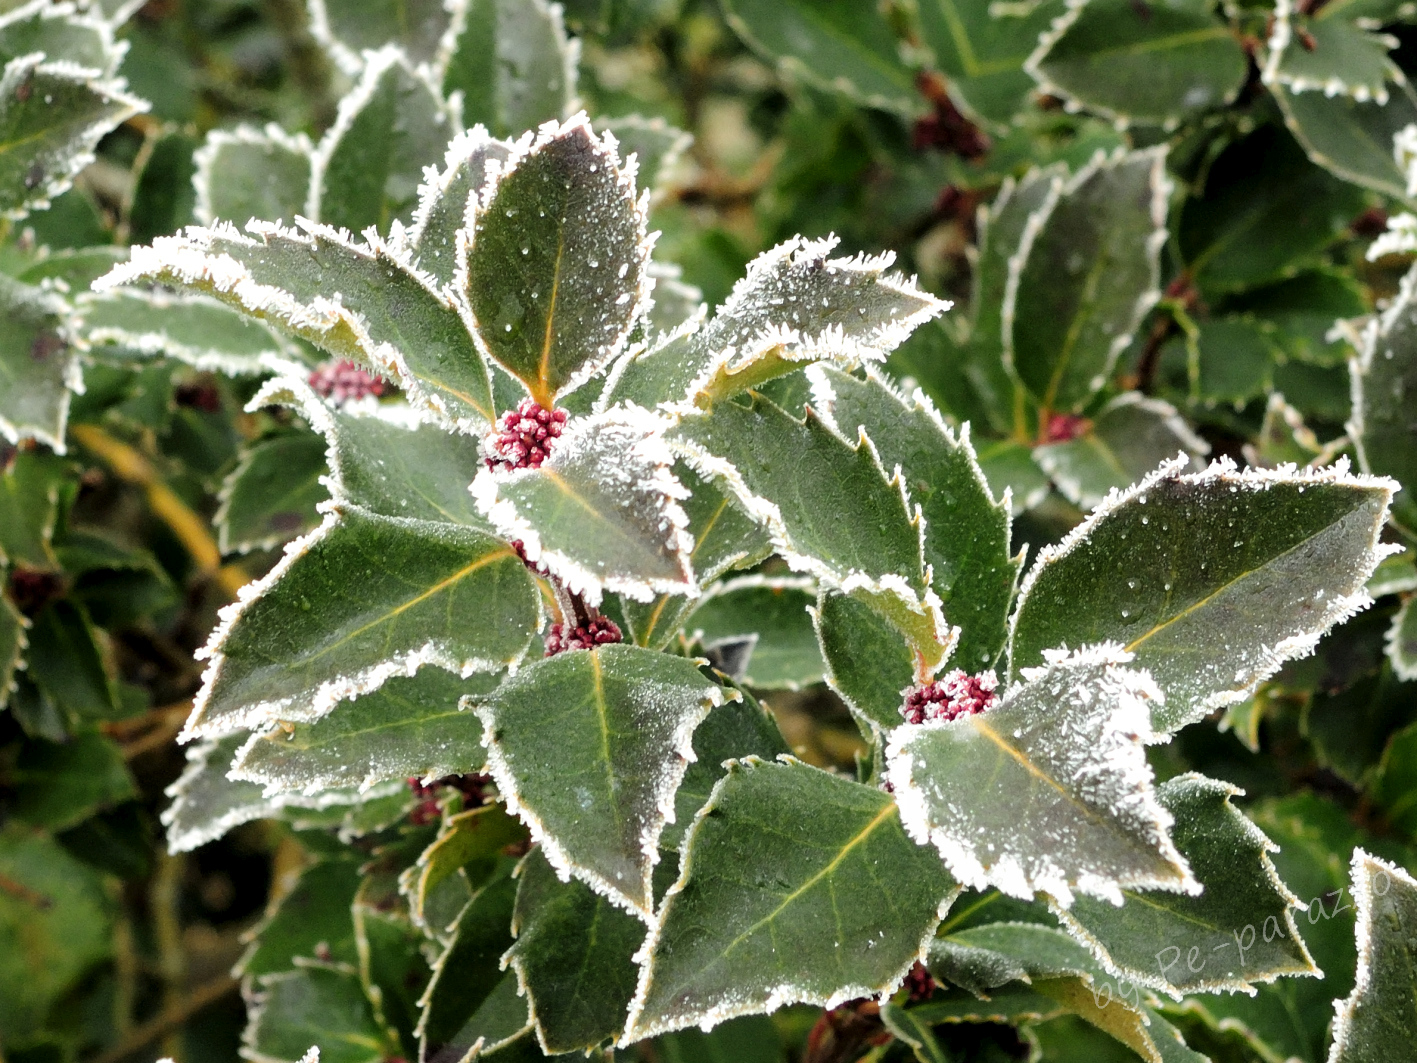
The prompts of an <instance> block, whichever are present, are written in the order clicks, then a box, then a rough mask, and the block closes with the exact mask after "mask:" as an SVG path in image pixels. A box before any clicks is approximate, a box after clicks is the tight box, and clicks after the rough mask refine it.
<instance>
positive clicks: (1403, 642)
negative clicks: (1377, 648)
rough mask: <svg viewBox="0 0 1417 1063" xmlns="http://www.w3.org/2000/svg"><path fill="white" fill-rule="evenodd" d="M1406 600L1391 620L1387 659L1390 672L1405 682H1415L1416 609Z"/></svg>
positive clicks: (1416, 647)
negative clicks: (1390, 663) (1389, 663)
mask: <svg viewBox="0 0 1417 1063" xmlns="http://www.w3.org/2000/svg"><path fill="white" fill-rule="evenodd" d="M1413 600H1414V599H1412V598H1408V599H1407V600H1406V601H1404V602H1403V603H1402V608H1400V609H1399V610H1398V611H1397V615H1396V616H1394V617H1393V618H1392V626H1391V627H1389V628H1388V632H1387V640H1386V646H1387V658H1388V660H1389V661H1391V662H1392V670H1393V671H1394V672H1396V673H1397V677H1398V678H1399V679H1402V680H1404V681H1406V682H1409V683H1410V682H1412V681H1413V680H1417V609H1414V608H1412V602H1413Z"/></svg>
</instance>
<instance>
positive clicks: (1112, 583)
mask: <svg viewBox="0 0 1417 1063" xmlns="http://www.w3.org/2000/svg"><path fill="white" fill-rule="evenodd" d="M1183 463H1184V459H1177V460H1175V461H1171V462H1167V463H1166V464H1164V465H1162V466H1161V467H1160V468H1158V469H1157V470H1156V471H1155V472H1153V473H1152V474H1151V475H1150V476H1147V477H1146V478H1145V479H1143V480H1142V481H1140V482H1139V483H1137V484H1136V485H1134V486H1132V487H1130V488H1128V489H1127V490H1126V491H1123V492H1114V493H1113V494H1111V495H1109V496H1108V497H1107V499H1106V500H1105V501H1104V502H1103V503H1102V504H1101V505H1100V506H1098V507H1097V509H1096V511H1095V512H1094V513H1093V515H1092V516H1091V517H1089V518H1088V519H1087V520H1086V521H1084V522H1083V523H1082V524H1080V525H1078V526H1077V527H1076V528H1075V529H1073V531H1072V532H1070V533H1069V534H1068V535H1067V537H1065V538H1064V539H1063V540H1062V541H1061V542H1060V543H1058V544H1057V545H1055V546H1051V547H1048V548H1046V549H1044V550H1043V551H1042V552H1041V553H1040V554H1039V557H1038V561H1037V563H1036V564H1035V565H1034V566H1033V568H1032V569H1031V570H1030V571H1029V573H1028V575H1027V576H1026V577H1025V579H1024V583H1023V587H1022V589H1021V590H1020V592H1019V605H1018V608H1017V609H1016V610H1015V613H1014V621H1013V633H1012V641H1011V646H1010V656H1011V669H1012V673H1013V674H1014V675H1015V676H1016V675H1017V674H1018V672H1019V669H1021V668H1025V667H1029V666H1033V665H1037V664H1041V663H1043V661H1044V660H1045V659H1046V655H1047V651H1049V650H1051V649H1053V648H1055V647H1060V646H1082V645H1088V644H1091V643H1095V642H1101V641H1108V642H1118V643H1121V644H1122V645H1123V646H1124V647H1125V648H1126V650H1127V651H1128V652H1129V653H1133V654H1135V657H1136V663H1137V667H1139V668H1145V669H1146V670H1147V671H1148V672H1149V673H1150V675H1151V677H1152V678H1153V679H1154V680H1155V681H1156V684H1157V685H1158V686H1159V687H1160V688H1161V690H1162V691H1163V692H1164V693H1165V695H1166V700H1165V703H1164V704H1161V703H1159V702H1157V703H1154V704H1153V705H1152V730H1153V731H1155V732H1156V737H1157V738H1158V739H1161V740H1164V739H1165V737H1166V736H1167V735H1169V734H1171V733H1172V732H1173V731H1176V730H1178V729H1179V728H1181V727H1184V726H1185V725H1186V724H1188V723H1191V722H1194V721H1195V720H1199V719H1201V718H1202V717H1204V716H1205V715H1206V714H1207V713H1209V712H1211V711H1212V710H1213V709H1216V708H1219V707H1221V706H1224V705H1231V704H1235V703H1236V702H1239V701H1243V700H1244V699H1245V698H1246V697H1248V696H1249V693H1250V691H1252V690H1253V689H1254V688H1255V686H1256V684H1258V683H1259V682H1260V681H1261V680H1263V679H1266V678H1268V677H1269V676H1271V675H1273V674H1274V673H1275V672H1276V671H1277V670H1278V669H1279V667H1280V665H1282V664H1283V663H1284V662H1285V661H1287V660H1290V659H1293V658H1295V657H1303V656H1306V655H1307V654H1309V653H1310V652H1312V650H1313V648H1314V645H1315V644H1316V643H1317V641H1318V639H1319V636H1320V635H1322V634H1323V633H1324V632H1326V631H1327V630H1328V629H1329V628H1330V627H1332V626H1333V625H1334V624H1337V623H1340V622H1341V621H1343V620H1346V619H1347V618H1348V617H1350V616H1352V615H1353V614H1354V613H1356V612H1358V611H1360V610H1362V609H1365V608H1367V606H1368V605H1369V604H1370V602H1371V599H1370V598H1369V597H1368V593H1367V591H1366V590H1365V589H1364V584H1365V583H1366V582H1367V579H1368V577H1369V576H1370V575H1371V574H1372V572H1373V569H1374V568H1375V567H1376V566H1377V563H1378V562H1379V561H1380V560H1381V559H1382V558H1383V557H1384V556H1386V555H1387V554H1389V553H1391V552H1392V550H1391V549H1390V548H1389V547H1387V546H1385V545H1383V544H1381V543H1380V542H1379V541H1378V535H1379V533H1380V531H1381V530H1382V526H1383V522H1384V519H1385V518H1386V515H1387V507H1388V502H1389V500H1390V499H1391V497H1392V492H1393V490H1394V488H1395V487H1396V484H1394V483H1393V482H1392V481H1390V480H1383V479H1378V478H1374V477H1367V476H1354V475H1351V474H1350V473H1349V471H1348V465H1347V461H1346V460H1341V461H1340V462H1339V463H1338V464H1337V465H1335V466H1334V467H1332V468H1329V469H1305V470H1298V469H1295V468H1294V467H1293V466H1284V467H1281V468H1279V469H1246V470H1244V471H1240V470H1237V469H1236V468H1235V465H1234V463H1232V462H1231V461H1230V460H1229V459H1228V458H1221V459H1220V460H1218V461H1216V462H1213V463H1212V464H1211V465H1210V467H1209V468H1207V469H1205V470H1204V471H1202V472H1197V473H1185V472H1182V468H1183Z"/></svg>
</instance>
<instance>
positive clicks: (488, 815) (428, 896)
mask: <svg viewBox="0 0 1417 1063" xmlns="http://www.w3.org/2000/svg"><path fill="white" fill-rule="evenodd" d="M525 838H526V831H525V830H524V829H523V828H522V826H521V824H520V823H518V822H517V821H516V820H515V819H513V818H512V817H511V816H509V815H508V814H507V813H506V812H505V811H503V809H502V806H501V805H496V804H490V805H482V806H481V807H478V808H470V809H467V810H466V811H464V812H458V813H456V814H454V815H451V816H448V817H446V818H445V819H444V820H443V824H442V826H441V827H440V828H439V831H438V839H437V841H435V842H434V843H433V844H432V845H430V846H429V847H428V848H427V849H425V850H424V851H423V854H422V855H421V856H419V858H418V862H417V863H416V864H414V865H413V866H412V867H408V868H405V869H404V871H403V872H402V873H401V874H400V875H399V892H400V893H401V894H403V896H404V897H405V898H406V899H407V900H408V910H409V915H410V917H412V919H413V921H414V923H416V924H417V925H418V926H420V927H422V928H423V929H424V930H425V931H431V932H434V933H441V932H442V931H444V930H445V929H447V927H446V926H444V925H438V924H437V923H436V922H433V923H430V921H429V917H430V915H431V914H432V908H433V906H434V905H436V904H437V903H438V894H439V890H440V888H441V887H443V886H444V885H445V884H448V883H450V881H451V880H452V879H453V878H454V877H455V876H457V875H458V872H460V871H462V870H463V869H464V868H467V869H469V871H471V872H473V874H474V876H475V878H474V879H473V880H474V881H478V880H485V879H488V878H489V875H490V873H491V872H492V871H495V864H496V861H497V860H498V854H499V853H500V852H501V851H502V850H503V849H505V848H506V847H507V846H509V845H513V844H515V843H517V842H521V841H524V840H525ZM463 877H464V881H468V879H469V876H463ZM486 884H487V883H486V882H485V881H483V882H482V885H486ZM465 895H466V888H464V896H465ZM510 921H511V916H510V914H509V915H508V917H507V919H505V920H503V923H504V924H505V923H510ZM509 943H510V942H509ZM503 951H505V946H503ZM500 955H501V954H500V953H499V954H498V956H499V958H500ZM444 966H446V964H445V965H444Z"/></svg>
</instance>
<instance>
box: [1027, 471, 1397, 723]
mask: <svg viewBox="0 0 1417 1063" xmlns="http://www.w3.org/2000/svg"><path fill="white" fill-rule="evenodd" d="M1189 464H1190V459H1189V458H1187V457H1186V456H1185V455H1179V456H1177V457H1175V458H1172V459H1171V460H1170V461H1164V462H1162V463H1161V464H1160V465H1158V466H1157V467H1156V469H1155V470H1154V471H1152V472H1151V473H1149V474H1147V476H1145V477H1144V478H1143V479H1141V480H1138V481H1137V482H1136V483H1134V484H1132V485H1131V486H1130V487H1127V488H1123V489H1121V490H1119V489H1117V488H1113V489H1112V490H1111V491H1110V492H1108V494H1107V497H1106V498H1105V499H1103V500H1102V501H1101V502H1100V503H1099V504H1098V505H1097V507H1096V508H1095V509H1093V511H1092V513H1091V514H1090V515H1089V516H1088V517H1087V518H1086V519H1085V520H1084V521H1083V522H1082V523H1081V524H1079V525H1077V526H1076V527H1075V528H1073V530H1072V531H1070V532H1069V533H1068V534H1067V535H1066V536H1064V537H1063V538H1062V539H1061V540H1060V541H1059V542H1057V543H1055V544H1053V545H1051V546H1045V547H1044V548H1043V549H1042V550H1041V551H1039V554H1038V560H1037V561H1036V562H1035V563H1034V565H1033V567H1032V568H1030V569H1029V570H1028V573H1027V575H1025V576H1024V579H1023V583H1022V584H1021V585H1020V587H1019V592H1018V597H1017V599H1016V600H1017V602H1018V605H1017V606H1015V608H1014V614H1013V617H1012V619H1011V620H1010V622H1009V642H1010V645H1012V644H1013V639H1014V632H1015V630H1016V629H1017V627H1018V619H1019V615H1020V613H1021V612H1022V610H1023V605H1024V603H1025V602H1026V601H1027V600H1028V595H1029V593H1030V591H1032V589H1033V584H1034V583H1035V582H1037V580H1038V577H1039V575H1040V574H1041V573H1042V572H1043V571H1044V569H1046V568H1047V567H1048V566H1049V565H1050V564H1052V563H1053V562H1055V561H1058V560H1059V559H1061V558H1063V557H1066V556H1067V555H1068V554H1070V553H1072V552H1073V550H1075V549H1077V548H1078V547H1079V546H1081V545H1084V544H1086V543H1087V542H1088V539H1089V538H1090V536H1091V535H1092V533H1093V530H1094V529H1095V528H1096V527H1097V526H1098V524H1099V523H1101V522H1102V521H1104V520H1106V519H1107V518H1109V517H1110V516H1111V515H1112V514H1113V513H1114V512H1116V511H1117V510H1119V509H1121V508H1122V507H1123V506H1126V505H1129V504H1130V503H1132V502H1134V501H1136V500H1137V499H1139V498H1144V497H1145V496H1146V493H1147V492H1148V491H1149V490H1151V489H1153V488H1154V487H1155V486H1156V485H1157V484H1158V483H1161V482H1162V481H1163V480H1178V481H1180V482H1182V483H1186V484H1225V485H1228V486H1229V487H1230V488H1231V489H1232V490H1234V491H1264V490H1267V489H1268V488H1270V487H1273V486H1275V485H1276V484H1297V485H1303V486H1308V485H1309V484H1314V485H1323V484H1337V485H1340V486H1344V487H1358V488H1366V489H1377V490H1380V491H1382V492H1384V494H1385V496H1386V499H1385V502H1384V506H1386V505H1387V504H1388V503H1390V502H1391V501H1392V496H1393V495H1394V494H1396V493H1397V491H1398V490H1400V488H1401V485H1400V484H1398V482H1397V481H1396V480H1393V479H1391V478H1390V477H1386V476H1368V475H1364V474H1354V473H1352V472H1350V471H1349V463H1348V458H1347V457H1346V456H1345V457H1340V458H1339V459H1338V461H1337V462H1335V463H1334V464H1333V465H1331V466H1329V467H1327V468H1314V467H1306V468H1303V469H1300V468H1297V467H1296V466H1294V465H1291V464H1285V465H1280V466H1278V467H1277V468H1273V469H1264V468H1248V469H1243V470H1242V469H1239V468H1237V467H1236V465H1235V462H1234V461H1233V460H1231V458H1230V457H1229V456H1226V455H1222V456H1221V457H1219V458H1217V459H1216V460H1214V461H1212V462H1211V463H1210V464H1209V465H1208V466H1207V467H1206V468H1204V469H1202V470H1201V471H1200V472H1194V473H1188V472H1186V471H1185V470H1186V468H1187V466H1188V465H1189ZM1381 531H1382V522H1376V524H1375V526H1374V529H1373V533H1372V537H1371V540H1370V542H1369V545H1368V548H1367V550H1366V552H1365V553H1364V555H1363V556H1362V557H1360V558H1358V564H1357V571H1359V572H1360V573H1361V575H1360V577H1359V578H1358V579H1357V580H1356V581H1355V589H1354V590H1353V591H1352V593H1350V594H1333V595H1329V596H1327V597H1326V598H1325V601H1324V606H1323V609H1322V610H1318V611H1316V613H1317V615H1316V616H1315V617H1314V618H1313V620H1312V621H1311V627H1310V628H1309V629H1308V630H1305V631H1300V632H1297V633H1296V634H1294V635H1292V636H1290V637H1289V638H1286V639H1283V640H1281V641H1279V642H1278V643H1276V644H1275V645H1273V646H1264V647H1261V648H1260V652H1259V654H1258V658H1259V659H1258V660H1257V661H1255V662H1254V664H1253V665H1252V666H1251V667H1250V669H1249V671H1248V674H1245V673H1241V674H1239V675H1237V676H1236V677H1235V679H1236V681H1237V682H1239V681H1242V680H1243V681H1244V683H1245V684H1246V685H1245V686H1244V687H1243V689H1239V690H1220V691H1217V692H1216V693H1214V694H1211V695H1210V696H1208V697H1206V698H1204V699H1203V700H1202V701H1201V702H1200V703H1199V704H1198V705H1195V706H1193V707H1192V710H1191V712H1190V714H1189V717H1188V718H1190V719H1200V718H1201V717H1203V716H1205V715H1207V714H1208V713H1209V712H1211V711H1212V710H1214V709H1218V708H1224V707H1225V706H1227V705H1234V704H1238V703H1239V702H1241V701H1244V700H1245V699H1246V698H1248V697H1249V696H1250V695H1251V694H1252V693H1254V691H1255V688H1256V687H1258V686H1259V684H1260V683H1262V682H1263V681H1264V680H1266V679H1268V678H1269V677H1270V676H1272V675H1274V674H1275V673H1276V672H1278V671H1279V669H1280V668H1281V667H1282V666H1283V665H1284V663H1285V662H1286V661H1291V660H1296V659H1298V658H1302V657H1307V656H1308V655H1309V654H1310V653H1312V652H1313V651H1314V648H1315V647H1316V646H1317V645H1318V641H1319V638H1320V637H1321V636H1322V635H1323V634H1324V632H1326V631H1328V630H1329V628H1331V627H1333V626H1334V625H1335V624H1340V623H1342V622H1343V621H1345V620H1347V619H1349V618H1350V617H1352V616H1354V615H1355V614H1357V613H1360V612H1362V611H1363V610H1364V609H1366V608H1368V606H1370V605H1372V604H1373V599H1372V598H1371V597H1370V596H1369V594H1368V591H1367V589H1366V588H1365V586H1364V584H1365V583H1366V581H1367V579H1368V577H1369V576H1371V575H1372V574H1373V571H1374V569H1376V568H1377V565H1378V562H1379V561H1381V560H1382V559H1383V558H1385V557H1391V556H1393V555H1394V554H1399V553H1401V552H1402V549H1403V548H1402V547H1401V546H1400V545H1398V544H1388V543H1382V542H1380V541H1379V539H1378V537H1379V535H1380V534H1381ZM1155 740H1156V741H1160V742H1166V741H1170V735H1169V734H1159V735H1156V736H1155Z"/></svg>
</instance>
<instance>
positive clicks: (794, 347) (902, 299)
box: [600, 236, 951, 409]
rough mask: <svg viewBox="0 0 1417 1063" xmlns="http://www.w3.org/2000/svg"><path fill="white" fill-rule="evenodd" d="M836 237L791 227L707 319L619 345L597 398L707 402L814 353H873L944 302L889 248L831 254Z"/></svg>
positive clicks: (879, 353) (850, 362) (893, 343)
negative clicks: (633, 347)
mask: <svg viewBox="0 0 1417 1063" xmlns="http://www.w3.org/2000/svg"><path fill="white" fill-rule="evenodd" d="M838 242H839V241H838V240H837V238H836V237H835V236H830V237H827V238H826V239H824V240H805V239H803V238H802V237H800V236H798V237H793V238H792V239H791V240H788V241H787V242H785V243H782V244H779V245H778V246H777V247H775V248H773V249H772V250H771V251H766V252H764V253H763V254H761V255H759V256H758V257H757V258H756V259H754V260H753V261H752V262H751V263H749V264H748V272H747V273H746V275H744V277H743V278H742V279H741V280H739V281H738V283H736V284H735V285H734V286H733V292H732V294H730V295H729V297H728V299H727V301H726V302H725V303H724V304H723V305H722V306H721V307H719V308H718V311H717V313H715V314H714V316H713V318H712V319H711V320H710V321H708V323H707V324H703V325H702V326H701V327H700V324H699V323H698V322H697V321H693V320H691V321H689V322H687V323H686V324H685V325H684V326H683V327H681V328H680V329H678V330H677V331H675V332H673V333H671V334H669V335H667V336H663V337H660V338H658V339H657V340H656V342H655V344H654V346H652V347H650V348H649V349H648V350H646V351H645V352H644V353H640V354H637V353H634V352H631V353H630V354H628V355H626V356H625V357H624V358H623V359H621V361H620V362H619V363H618V364H617V365H616V366H615V368H614V370H612V372H611V375H610V377H609V379H608V380H607V381H606V385H605V393H604V395H603V396H602V398H601V400H600V402H601V405H602V406H605V405H608V404H609V403H610V402H621V401H624V402H632V403H635V404H637V405H640V406H644V407H645V408H647V409H653V408H654V407H655V406H657V405H659V404H660V403H675V404H678V405H680V406H681V407H686V408H692V407H694V406H710V405H712V404H713V403H714V402H717V401H719V400H722V399H726V398H729V397H731V396H733V395H738V394H741V393H742V392H744V391H746V390H747V389H749V388H754V387H757V386H759V385H760V384H763V383H765V382H766V381H769V380H773V379H776V378H777V377H780V376H783V375H785V374H787V373H790V372H792V371H794V370H796V369H800V368H802V367H803V366H805V365H807V364H809V363H811V362H815V361H823V360H826V361H831V362H833V363H836V364H839V365H841V366H843V367H845V368H853V367H855V366H856V365H857V364H858V363H860V362H863V361H868V362H879V361H881V360H883V359H884V358H885V356H886V354H887V353H888V352H890V351H892V350H894V349H895V348H896V347H897V346H899V345H900V344H901V343H903V342H904V341H905V339H906V337H908V336H909V335H910V334H911V332H913V331H914V330H915V329H916V328H917V327H918V326H919V325H920V324H922V323H923V322H925V321H928V320H930V319H931V318H933V317H935V316H937V315H938V314H940V313H942V312H943V311H945V310H948V309H949V307H950V305H951V304H949V303H947V302H944V301H942V300H939V299H936V298H935V297H934V296H932V295H930V294H929V293H927V292H923V291H921V290H920V289H919V288H918V287H917V286H916V284H915V281H914V280H913V279H907V278H905V277H903V276H901V275H900V274H899V273H896V272H894V271H892V270H891V266H892V265H893V264H894V262H895V256H894V255H893V254H890V253H887V254H884V255H879V256H876V257H866V256H862V255H858V256H856V257H855V258H828V257H827V256H828V255H829V254H831V252H832V249H833V248H835V247H836V245H837V243H838Z"/></svg>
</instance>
